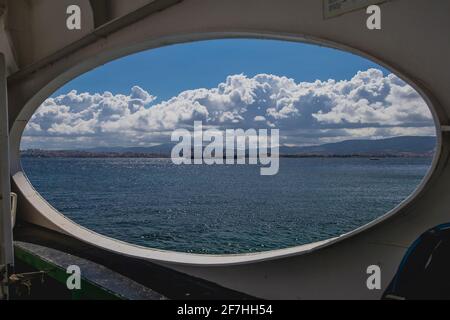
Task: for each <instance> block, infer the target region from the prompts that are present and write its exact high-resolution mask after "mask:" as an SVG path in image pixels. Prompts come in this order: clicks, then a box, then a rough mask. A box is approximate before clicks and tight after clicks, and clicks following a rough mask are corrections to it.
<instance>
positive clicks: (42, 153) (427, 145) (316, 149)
mask: <svg viewBox="0 0 450 320" xmlns="http://www.w3.org/2000/svg"><path fill="white" fill-rule="evenodd" d="M173 146H174V144H172V143H168V144H161V145H157V146H152V147H130V148H127V147H98V148H89V149H83V150H40V149H30V150H24V151H22V152H21V154H22V156H23V157H76V158H100V157H110V158H120V157H122V158H124V157H130V158H157V157H162V158H164V157H170V154H171V151H172V148H173ZM435 148H436V137H428V136H426V137H425V136H404V137H395V138H388V139H379V140H346V141H342V142H336V143H327V144H322V145H317V146H307V147H288V146H281V147H280V155H282V156H291V157H306V156H308V157H311V156H317V157H320V156H322V157H329V156H367V157H386V156H388V157H389V156H394V157H395V156H402V157H406V156H411V157H413V156H426V157H428V156H432V155H433V154H434V151H435Z"/></svg>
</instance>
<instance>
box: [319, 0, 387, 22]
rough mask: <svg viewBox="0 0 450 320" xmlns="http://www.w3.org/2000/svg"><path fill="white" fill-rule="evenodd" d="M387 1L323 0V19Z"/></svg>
mask: <svg viewBox="0 0 450 320" xmlns="http://www.w3.org/2000/svg"><path fill="white" fill-rule="evenodd" d="M387 1H389V0H323V12H324V17H325V18H332V17H337V16H340V15H342V14H345V13H348V12H351V11H355V10H359V9H363V8H367V7H368V6H370V5H373V4H379V3H383V2H387Z"/></svg>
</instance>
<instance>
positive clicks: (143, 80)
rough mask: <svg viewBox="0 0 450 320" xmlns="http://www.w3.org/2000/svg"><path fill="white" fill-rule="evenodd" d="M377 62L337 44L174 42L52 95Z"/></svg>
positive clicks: (328, 73)
mask: <svg viewBox="0 0 450 320" xmlns="http://www.w3.org/2000/svg"><path fill="white" fill-rule="evenodd" d="M369 68H378V69H380V70H383V72H384V73H388V71H386V70H385V69H383V68H381V67H380V66H379V65H377V64H375V63H373V62H371V61H369V60H367V59H364V58H361V57H359V56H357V55H353V54H350V53H347V52H343V51H340V50H336V49H331V48H326V47H320V46H317V45H310V44H305V43H297V42H288V41H279V40H257V39H222V40H209V41H199V42H193V43H185V44H177V45H171V46H166V47H161V48H157V49H153V50H147V51H144V52H140V53H136V54H132V55H130V56H127V57H124V58H120V59H118V60H115V61H112V62H109V63H107V64H105V65H103V66H101V67H98V68H96V69H94V70H92V71H90V72H88V73H86V74H84V75H82V76H80V77H78V78H76V79H74V80H73V81H71V82H70V83H68V84H67V85H65V86H64V87H62V88H61V89H59V90H58V91H57V92H56V93H55V94H54V95H58V94H64V93H67V92H68V91H70V90H77V91H78V92H90V93H94V92H99V93H102V92H104V91H110V92H112V93H114V94H117V93H128V91H129V89H130V88H131V87H132V86H134V85H139V86H140V87H142V88H144V89H145V90H148V91H149V92H150V93H151V94H152V95H156V96H157V97H158V101H161V100H166V99H168V98H170V97H172V96H175V95H176V94H178V93H179V92H181V91H184V90H188V89H198V88H212V87H216V86H217V84H219V83H220V82H223V81H224V79H225V78H226V77H227V76H228V75H232V74H240V73H244V74H245V75H247V76H249V77H252V76H254V75H256V74H260V73H267V74H273V75H278V76H286V77H289V78H293V79H294V80H296V82H303V81H307V82H312V81H315V80H317V79H320V80H328V79H335V80H343V79H351V78H352V77H353V76H354V75H355V74H356V73H357V72H358V71H362V70H367V69H369Z"/></svg>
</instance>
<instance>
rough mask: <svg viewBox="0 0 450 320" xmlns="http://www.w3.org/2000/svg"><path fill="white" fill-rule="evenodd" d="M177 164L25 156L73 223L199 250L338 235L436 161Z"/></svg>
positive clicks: (398, 196)
mask: <svg viewBox="0 0 450 320" xmlns="http://www.w3.org/2000/svg"><path fill="white" fill-rule="evenodd" d="M280 161H281V162H280V171H279V173H278V175H275V176H260V174H259V169H260V168H259V167H258V166H248V165H246V166H242V165H241V166H236V165H235V166H206V165H191V166H189V165H184V166H175V165H173V164H172V163H171V161H170V159H118V158H116V159H114V158H113V159H72V158H24V159H22V165H23V167H24V170H25V172H26V173H27V175H28V177H29V179H30V181H31V182H32V184H33V185H34V186H35V188H36V189H37V190H38V191H39V192H40V193H41V194H42V195H43V196H44V197H45V198H46V199H47V200H48V202H49V203H51V204H52V205H53V206H54V207H55V208H57V209H58V210H60V211H61V212H62V213H64V214H65V215H66V216H67V217H69V218H70V219H72V220H74V221H76V222H77V223H79V224H81V225H83V226H85V227H88V228H90V229H92V230H94V231H96V232H99V233H101V234H104V235H108V236H111V237H114V238H117V239H120V240H124V241H127V242H130V243H134V244H138V245H143V246H147V247H153V248H159V249H167V250H175V251H184V252H198V253H241V252H250V251H264V250H269V249H278V248H285V247H290V246H294V245H300V244H305V243H310V242H314V241H318V240H323V239H327V238H330V237H334V236H338V235H341V234H343V233H346V232H348V231H351V230H353V229H355V228H357V227H360V226H362V225H364V224H366V223H368V222H370V221H372V220H374V219H375V218H377V217H379V216H381V215H383V214H384V213H386V212H387V211H389V210H390V209H393V208H394V207H395V206H397V205H398V204H399V203H400V202H401V201H403V200H404V199H405V198H406V197H408V195H410V194H411V193H412V192H413V191H414V189H415V188H416V187H417V186H418V184H419V183H420V181H421V180H422V179H423V177H424V176H425V174H426V172H427V170H428V168H429V166H430V163H431V159H428V158H392V159H381V160H379V161H371V160H370V159H365V158H364V159H361V158H342V159H341V158H308V159H306V158H302V159H285V158H283V159H280Z"/></svg>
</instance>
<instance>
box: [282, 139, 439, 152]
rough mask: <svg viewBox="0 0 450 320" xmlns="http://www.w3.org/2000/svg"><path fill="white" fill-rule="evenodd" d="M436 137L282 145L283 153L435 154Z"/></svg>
mask: <svg viewBox="0 0 450 320" xmlns="http://www.w3.org/2000/svg"><path fill="white" fill-rule="evenodd" d="M435 148H436V137H428V136H421V137H419V136H404V137H395V138H388V139H380V140H346V141H342V142H336V143H327V144H322V145H318V146H308V147H292V148H289V147H281V148H280V153H281V154H320V155H354V154H359V155H364V154H371V155H397V154H399V155H406V154H417V155H427V154H433V153H434V150H435Z"/></svg>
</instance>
